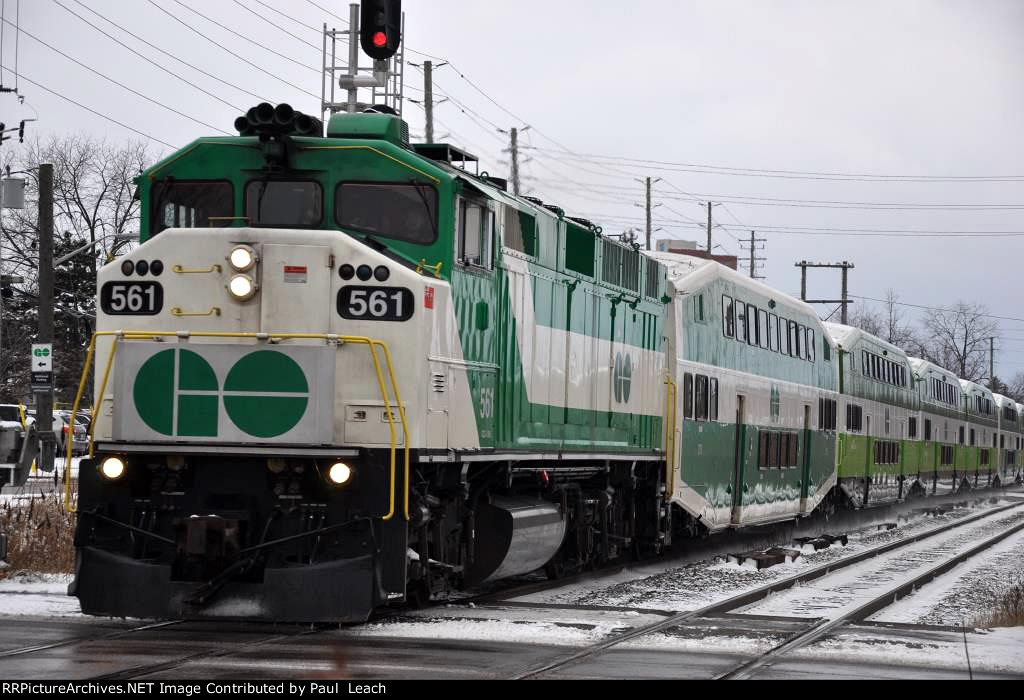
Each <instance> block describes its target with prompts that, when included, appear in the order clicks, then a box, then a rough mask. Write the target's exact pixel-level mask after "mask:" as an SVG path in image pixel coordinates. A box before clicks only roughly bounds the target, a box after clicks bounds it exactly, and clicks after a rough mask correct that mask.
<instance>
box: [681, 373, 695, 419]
mask: <svg viewBox="0 0 1024 700" xmlns="http://www.w3.org/2000/svg"><path fill="white" fill-rule="evenodd" d="M683 417H684V418H693V375H692V374H690V373H689V372H687V373H686V374H684V375H683Z"/></svg>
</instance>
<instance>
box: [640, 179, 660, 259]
mask: <svg viewBox="0 0 1024 700" xmlns="http://www.w3.org/2000/svg"><path fill="white" fill-rule="evenodd" d="M634 179H635V180H636V181H637V182H639V183H640V184H641V185H643V186H644V203H643V204H637V203H636V202H634V204H636V206H638V207H643V208H644V222H645V223H644V237H645V239H644V240H645V243H646V245H647V250H650V249H651V236H652V235H653V234H654V232H655V231H660V230H661V229H660V228H658V229H655V228H654V222H653V220H652V218H651V212H653V211H654V210H655V209H657V208H658V207H660V206H661V204H654V203H653V202H652V201H651V194H652V192H651V186H653V185H656V184H658V183H659V182H661V178H660V177H655V178H650V177H645V178H644V179H642V180H641V179H640V178H634Z"/></svg>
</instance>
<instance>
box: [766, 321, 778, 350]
mask: <svg viewBox="0 0 1024 700" xmlns="http://www.w3.org/2000/svg"><path fill="white" fill-rule="evenodd" d="M768 349H769V350H771V351H772V352H778V351H779V317H778V316H776V315H775V314H768Z"/></svg>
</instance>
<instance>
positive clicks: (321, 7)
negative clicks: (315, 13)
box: [261, 0, 348, 24]
mask: <svg viewBox="0 0 1024 700" xmlns="http://www.w3.org/2000/svg"><path fill="white" fill-rule="evenodd" d="M306 2H308V3H309V4H310V5H312V6H313V7H315V8H316V9H318V10H320V11H321V12H326V13H327V14H329V15H330V16H331V17H333V18H334V19H336V20H338V21H339V22H342V23H343V24H348V20H347V19H345V18H344V17H340V16H338V15H336V14H334V13H333V12H331V11H330V10H328V9H327V8H326V7H324V6H323V5H318V4H317V3H315V2H313V0H306ZM261 4H262V3H261Z"/></svg>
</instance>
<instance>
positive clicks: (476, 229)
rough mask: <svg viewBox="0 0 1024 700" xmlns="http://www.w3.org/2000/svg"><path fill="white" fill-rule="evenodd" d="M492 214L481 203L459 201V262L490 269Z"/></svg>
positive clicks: (492, 230) (492, 229)
mask: <svg viewBox="0 0 1024 700" xmlns="http://www.w3.org/2000/svg"><path fill="white" fill-rule="evenodd" d="M493 232H494V212H493V211H491V210H490V209H488V208H487V207H486V206H484V205H483V204H481V203H478V202H473V201H469V200H465V199H460V200H459V255H458V258H459V262H461V263H462V264H463V265H472V266H473V267H482V268H484V269H488V270H489V269H491V259H492V258H491V240H492V238H493Z"/></svg>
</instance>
